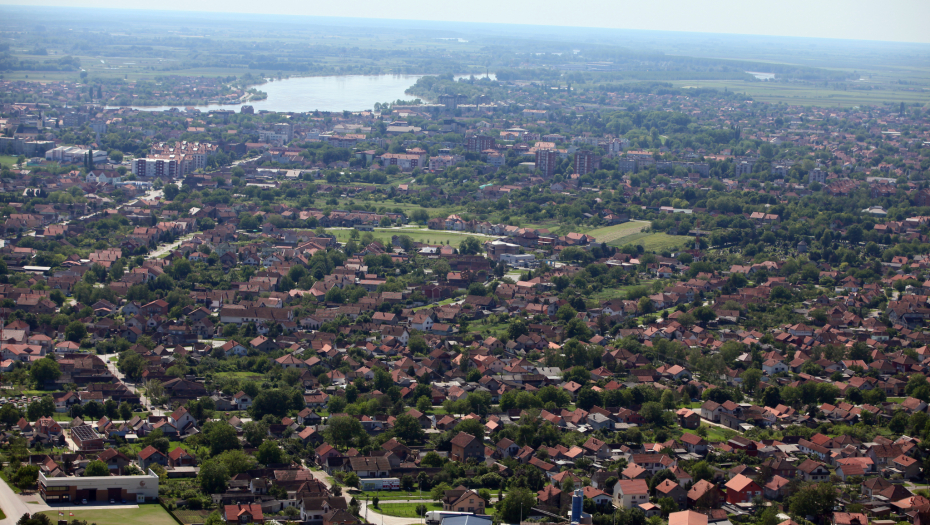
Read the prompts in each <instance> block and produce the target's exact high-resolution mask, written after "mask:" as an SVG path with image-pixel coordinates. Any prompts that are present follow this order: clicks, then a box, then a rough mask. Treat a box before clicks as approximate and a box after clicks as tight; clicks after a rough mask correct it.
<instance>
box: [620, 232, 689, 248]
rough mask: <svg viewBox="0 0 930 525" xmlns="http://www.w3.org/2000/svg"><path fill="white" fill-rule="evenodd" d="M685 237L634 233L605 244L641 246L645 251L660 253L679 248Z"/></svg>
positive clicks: (662, 233)
mask: <svg viewBox="0 0 930 525" xmlns="http://www.w3.org/2000/svg"><path fill="white" fill-rule="evenodd" d="M685 239H686V237H681V236H674V235H669V234H667V233H664V232H658V233H642V232H635V233H630V234H628V235H624V236H621V237H617V238H616V239H614V240H612V241H609V242H608V243H607V244H609V245H610V246H618V247H619V246H624V245H626V244H633V245H642V247H643V248H644V249H645V250H646V251H656V252H660V251H662V250H665V249H667V248H674V247H676V246H681V245H682V244H683V243H684V242H685Z"/></svg>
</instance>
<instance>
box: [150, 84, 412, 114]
mask: <svg viewBox="0 0 930 525" xmlns="http://www.w3.org/2000/svg"><path fill="white" fill-rule="evenodd" d="M422 76H423V75H346V76H330V77H295V78H288V79H284V80H275V81H274V82H266V83H264V84H262V85H260V86H255V87H256V88H258V89H259V90H261V91H264V92H265V93H268V98H266V99H265V100H258V101H254V102H246V103H245V104H248V105H250V106H252V107H253V108H255V111H259V110H262V109H264V110H267V111H280V112H288V111H293V112H308V111H316V110H320V111H343V110H349V111H359V110H363V109H374V106H375V102H382V103H384V102H394V101H395V100H397V99H404V100H407V99H412V98H414V97H411V96H409V95H406V94H404V91H405V90H407V89H408V88H409V87H410V86H412V85H414V84H415V83H416V81H417V80H418V79H419V78H420V77H422ZM243 105H244V104H210V105H206V106H193V107H195V108H198V109H200V110H210V109H234V110H236V111H237V112H238V111H239V108H240V107H241V106H243ZM132 107H133V108H135V109H141V110H145V111H164V110H167V109H171V108H173V107H176V108H179V109H182V110H183V109H184V107H182V106H132Z"/></svg>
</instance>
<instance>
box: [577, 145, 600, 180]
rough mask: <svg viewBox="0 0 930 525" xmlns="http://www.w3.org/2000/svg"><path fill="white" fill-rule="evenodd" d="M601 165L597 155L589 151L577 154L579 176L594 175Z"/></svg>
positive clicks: (581, 151)
mask: <svg viewBox="0 0 930 525" xmlns="http://www.w3.org/2000/svg"><path fill="white" fill-rule="evenodd" d="M600 164H601V162H600V159H598V158H597V155H595V154H594V153H592V152H590V151H588V150H579V151H577V152H575V173H577V174H579V175H585V174H587V173H594V171H595V170H597V169H598V168H600V167H601V166H600Z"/></svg>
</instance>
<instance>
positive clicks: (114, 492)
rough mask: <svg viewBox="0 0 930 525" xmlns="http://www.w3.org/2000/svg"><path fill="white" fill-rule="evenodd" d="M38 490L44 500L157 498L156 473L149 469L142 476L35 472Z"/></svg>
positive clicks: (153, 499) (49, 501)
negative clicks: (50, 476)
mask: <svg viewBox="0 0 930 525" xmlns="http://www.w3.org/2000/svg"><path fill="white" fill-rule="evenodd" d="M38 485H39V494H41V495H42V499H43V500H45V501H46V502H48V503H65V502H81V501H82V500H85V499H86V500H87V501H88V502H93V501H109V500H111V499H112V500H115V501H122V500H126V501H127V502H129V501H131V502H135V503H145V502H149V501H155V500H156V499H157V498H158V475H157V474H155V473H154V472H152V470H151V469H149V470H148V472H147V473H146V474H145V475H143V476H88V477H76V476H68V477H62V478H46V477H45V474H44V473H42V472H39V480H38Z"/></svg>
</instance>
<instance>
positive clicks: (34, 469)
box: [13, 465, 39, 490]
mask: <svg viewBox="0 0 930 525" xmlns="http://www.w3.org/2000/svg"><path fill="white" fill-rule="evenodd" d="M38 479H39V466H38V465H23V466H21V467H19V470H17V471H16V473H15V474H14V475H13V484H14V485H16V486H17V487H19V488H20V489H22V490H25V489H26V488H29V487H32V486H35V484H36V480H38Z"/></svg>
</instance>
